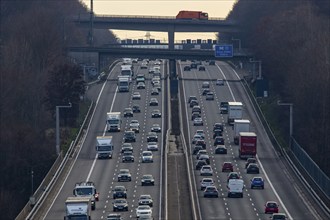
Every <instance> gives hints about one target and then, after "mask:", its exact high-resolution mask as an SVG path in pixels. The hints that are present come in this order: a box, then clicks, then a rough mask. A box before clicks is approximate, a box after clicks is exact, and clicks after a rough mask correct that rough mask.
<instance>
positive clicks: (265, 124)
mask: <svg viewBox="0 0 330 220" xmlns="http://www.w3.org/2000/svg"><path fill="white" fill-rule="evenodd" d="M234 71H235V70H234ZM235 73H236V71H235ZM236 74H237V73H236ZM242 84H243V88H244V90H245V92H246V93H247V94H248V97H249V99H250V102H251V103H252V107H253V108H254V110H255V112H257V117H258V119H259V121H260V122H261V123H262V125H263V127H264V128H265V131H266V132H267V134H268V136H269V138H270V140H271V142H272V143H273V146H274V147H275V148H276V149H277V150H278V151H279V152H280V153H281V154H282V155H283V156H284V157H285V159H286V160H287V162H288V163H289V164H290V165H291V167H292V169H293V171H294V172H295V173H296V175H297V177H298V178H299V179H300V180H301V181H302V183H303V185H304V186H305V188H306V189H307V190H308V192H310V194H311V195H312V196H313V197H314V199H315V200H316V201H317V202H318V204H319V205H320V206H321V208H322V209H323V210H324V211H325V213H326V214H327V215H328V216H330V208H329V207H327V205H326V204H325V203H324V201H322V199H321V198H320V197H319V196H318V195H317V193H316V192H315V191H314V189H313V188H312V187H311V186H310V185H309V183H308V182H307V181H306V179H305V178H304V176H303V175H302V174H301V173H300V171H299V169H298V168H297V167H296V165H295V164H294V162H293V161H292V160H291V158H290V156H289V155H288V153H287V151H286V150H285V149H284V148H283V147H282V146H281V144H280V143H279V142H278V140H277V139H276V137H275V135H274V133H273V131H272V129H271V127H270V125H269V123H268V122H267V120H266V117H265V115H264V114H263V112H262V111H261V109H260V106H259V104H258V102H257V100H256V98H255V96H254V95H253V93H252V91H251V89H250V87H249V86H248V82H247V81H246V80H245V79H243V80H242ZM291 152H292V151H291ZM304 169H305V168H304ZM307 173H308V172H307ZM314 181H315V180H314ZM316 184H317V183H316ZM318 187H320V186H318ZM323 193H324V194H325V195H326V193H327V192H325V191H323ZM326 197H328V198H329V194H328V195H326Z"/></svg>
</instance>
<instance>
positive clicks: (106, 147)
mask: <svg viewBox="0 0 330 220" xmlns="http://www.w3.org/2000/svg"><path fill="white" fill-rule="evenodd" d="M96 152H97V157H98V158H99V159H102V158H105V159H108V158H112V153H113V143H112V136H97V137H96Z"/></svg>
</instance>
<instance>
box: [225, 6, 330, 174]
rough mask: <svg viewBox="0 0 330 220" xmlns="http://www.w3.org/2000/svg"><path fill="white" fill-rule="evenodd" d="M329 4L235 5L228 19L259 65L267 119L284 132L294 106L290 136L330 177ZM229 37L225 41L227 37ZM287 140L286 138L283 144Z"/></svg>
mask: <svg viewBox="0 0 330 220" xmlns="http://www.w3.org/2000/svg"><path fill="white" fill-rule="evenodd" d="M329 12H330V1H322V0H310V1H308V0H307V1H270V0H269V1H250V0H240V1H238V2H237V3H236V4H235V5H234V7H233V10H232V11H231V12H230V14H229V15H228V18H227V19H233V20H235V21H238V23H239V25H240V28H241V30H242V32H241V33H239V34H237V35H236V36H235V38H239V39H241V40H242V47H248V48H251V49H252V50H253V52H254V53H255V56H256V58H257V59H258V60H259V59H260V60H262V68H263V76H264V77H265V78H267V79H268V80H269V85H270V94H271V95H270V97H269V98H268V99H264V101H266V102H267V105H268V107H267V109H268V114H269V116H270V120H271V121H272V122H274V123H273V124H274V125H275V127H276V129H277V128H278V129H279V133H280V134H282V135H286V136H287V134H288V133H289V132H288V129H289V128H288V125H289V123H288V120H289V117H288V115H289V109H285V107H283V106H277V100H282V101H283V102H290V103H293V104H294V107H293V112H294V126H293V136H294V138H295V139H296V140H297V141H298V143H299V144H300V145H301V146H302V147H303V148H304V149H305V150H306V151H307V153H308V154H309V155H310V156H311V157H312V158H313V160H314V161H315V162H316V163H317V164H318V165H319V167H320V168H321V169H322V170H323V171H324V172H325V173H326V174H327V175H328V176H330V64H329V63H330V37H329V36H330V13H329ZM227 37H228V36H227ZM288 139H289V138H288V137H287V138H285V140H288Z"/></svg>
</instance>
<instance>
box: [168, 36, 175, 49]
mask: <svg viewBox="0 0 330 220" xmlns="http://www.w3.org/2000/svg"><path fill="white" fill-rule="evenodd" d="M167 33H168V49H170V50H174V31H168V32H167Z"/></svg>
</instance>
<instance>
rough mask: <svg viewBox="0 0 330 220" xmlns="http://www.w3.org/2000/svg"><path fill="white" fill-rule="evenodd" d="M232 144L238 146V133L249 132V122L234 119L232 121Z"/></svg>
mask: <svg viewBox="0 0 330 220" xmlns="http://www.w3.org/2000/svg"><path fill="white" fill-rule="evenodd" d="M233 128H234V143H235V144H236V145H238V144H239V133H240V132H249V131H250V120H247V119H235V120H234V127H233Z"/></svg>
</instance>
